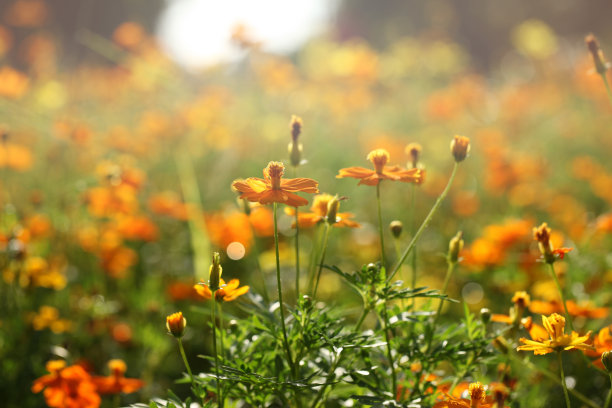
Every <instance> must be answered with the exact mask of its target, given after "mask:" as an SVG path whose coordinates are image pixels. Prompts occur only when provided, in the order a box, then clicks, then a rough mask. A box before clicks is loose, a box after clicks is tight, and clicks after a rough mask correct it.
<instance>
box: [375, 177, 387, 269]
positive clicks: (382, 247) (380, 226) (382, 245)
mask: <svg viewBox="0 0 612 408" xmlns="http://www.w3.org/2000/svg"><path fill="white" fill-rule="evenodd" d="M380 183H381V181H379V182H378V184H376V203H377V206H378V233H379V234H380V259H381V262H382V266H383V268H385V270H386V268H387V260H386V258H385V235H384V233H383V223H382V209H381V202H380ZM385 273H386V272H385Z"/></svg>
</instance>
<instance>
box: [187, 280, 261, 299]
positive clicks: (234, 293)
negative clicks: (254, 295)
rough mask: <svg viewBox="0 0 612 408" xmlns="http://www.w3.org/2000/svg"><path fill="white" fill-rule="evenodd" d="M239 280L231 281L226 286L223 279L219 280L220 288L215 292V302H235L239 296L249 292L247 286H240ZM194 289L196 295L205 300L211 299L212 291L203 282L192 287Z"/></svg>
mask: <svg viewBox="0 0 612 408" xmlns="http://www.w3.org/2000/svg"><path fill="white" fill-rule="evenodd" d="M239 285H240V280H238V279H232V280H230V281H229V282H228V283H227V284H226V283H225V281H224V280H223V279H221V280H220V287H219V289H218V290H217V291H216V292H215V299H216V300H217V302H220V301H222V300H223V301H225V302H231V301H232V300H236V299H237V298H238V297H239V296H242V295H244V294H245V293H247V292H248V291H249V286H240V287H238V286H239ZM194 289H195V290H196V292H198V295H200V296H202V297H203V298H204V299H205V300H210V299H212V291H211V290H210V287H208V285H207V284H206V283H204V282H200V283H197V284H196V285H194Z"/></svg>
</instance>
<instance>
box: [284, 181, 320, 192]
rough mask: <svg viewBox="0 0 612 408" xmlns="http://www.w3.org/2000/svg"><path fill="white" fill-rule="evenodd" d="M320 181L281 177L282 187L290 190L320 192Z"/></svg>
mask: <svg viewBox="0 0 612 408" xmlns="http://www.w3.org/2000/svg"><path fill="white" fill-rule="evenodd" d="M318 187H319V183H317V182H316V181H315V180H313V179H309V178H294V179H281V189H282V190H285V191H289V192H297V191H302V192H304V193H318V192H319V188H318Z"/></svg>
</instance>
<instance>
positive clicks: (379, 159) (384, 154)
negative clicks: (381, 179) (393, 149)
mask: <svg viewBox="0 0 612 408" xmlns="http://www.w3.org/2000/svg"><path fill="white" fill-rule="evenodd" d="M389 158H390V156H389V152H388V151H386V150H385V149H376V150H372V151H371V152H370V153H369V154H368V157H367V159H368V160H369V161H371V162H372V164H373V165H374V169H375V170H376V173H378V174H382V172H383V169H384V168H385V164H387V162H388V161H389Z"/></svg>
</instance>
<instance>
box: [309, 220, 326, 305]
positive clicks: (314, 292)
mask: <svg viewBox="0 0 612 408" xmlns="http://www.w3.org/2000/svg"><path fill="white" fill-rule="evenodd" d="M329 230H330V228H329V223H327V222H326V223H325V232H324V233H323V247H322V249H321V259H320V260H319V270H318V271H317V277H316V278H315V285H314V290H313V292H312V297H313V298H316V296H317V289H319V279H321V272H322V271H323V264H324V262H325V254H326V253H327V241H328V238H329Z"/></svg>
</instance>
